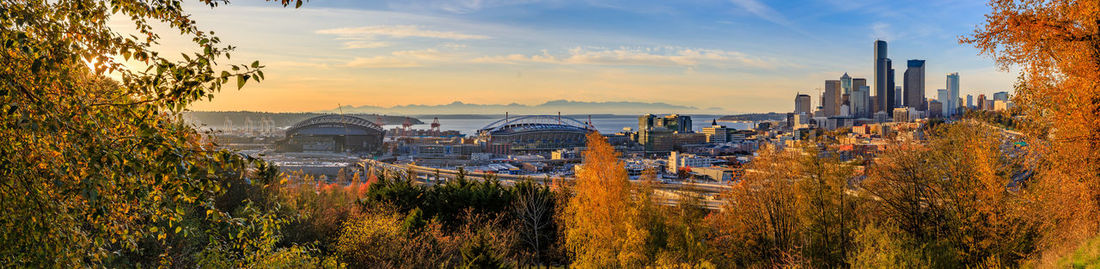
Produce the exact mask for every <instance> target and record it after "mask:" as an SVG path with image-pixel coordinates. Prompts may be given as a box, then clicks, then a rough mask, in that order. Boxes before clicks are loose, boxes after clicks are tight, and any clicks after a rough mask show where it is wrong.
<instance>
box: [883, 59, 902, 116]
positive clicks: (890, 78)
mask: <svg viewBox="0 0 1100 269" xmlns="http://www.w3.org/2000/svg"><path fill="white" fill-rule="evenodd" d="M895 86H896V84H894V61H891V60H890V58H886V108H885V109H883V112H886V114H890V112H891V111H892V110H893V109H894V108H896V107H898V103H897V94H895V92H896V90H897V89H896V88H895Z"/></svg>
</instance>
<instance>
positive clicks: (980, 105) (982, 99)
mask: <svg viewBox="0 0 1100 269" xmlns="http://www.w3.org/2000/svg"><path fill="white" fill-rule="evenodd" d="M987 109H989V108H986V106H985V94H979V95H978V110H987Z"/></svg>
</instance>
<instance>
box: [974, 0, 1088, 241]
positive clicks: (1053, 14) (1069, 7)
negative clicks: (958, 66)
mask: <svg viewBox="0 0 1100 269" xmlns="http://www.w3.org/2000/svg"><path fill="white" fill-rule="evenodd" d="M990 6H991V7H992V11H991V12H990V13H989V14H988V15H986V22H985V23H984V24H983V25H981V26H979V27H978V29H976V30H975V32H974V33H973V34H972V35H969V36H966V37H963V38H962V39H961V41H962V42H963V43H966V44H971V45H974V46H975V47H977V48H978V49H980V50H981V53H982V54H985V55H989V56H992V57H993V58H994V59H996V61H997V63H998V64H999V65H1000V67H1001V68H1002V69H1008V68H1009V67H1014V68H1018V69H1019V70H1020V71H1021V74H1020V76H1019V78H1018V81H1017V83H1016V91H1015V92H1016V95H1015V96H1014V99H1013V101H1015V103H1016V104H1017V105H1018V106H1020V107H1021V108H1022V110H1023V112H1024V114H1026V117H1027V119H1028V120H1027V122H1026V124H1025V125H1024V126H1025V128H1023V131H1024V132H1026V134H1027V135H1028V138H1029V139H1030V141H1029V142H1030V143H1029V145H1030V146H1031V147H1033V148H1034V150H1035V151H1036V152H1037V153H1038V154H1037V156H1041V157H1040V158H1041V159H1040V160H1039V161H1038V163H1037V164H1036V166H1035V167H1034V169H1036V170H1037V171H1036V172H1037V173H1036V176H1035V177H1034V179H1032V180H1031V182H1029V183H1028V184H1030V185H1032V188H1033V191H1034V192H1035V193H1036V195H1035V196H1033V198H1034V199H1033V201H1032V203H1033V204H1034V205H1035V207H1034V208H1033V209H1032V210H1034V211H1035V212H1037V213H1039V214H1038V215H1037V216H1036V219H1037V220H1040V221H1042V224H1043V230H1044V231H1045V234H1046V236H1045V239H1044V240H1043V245H1044V248H1048V249H1050V248H1057V247H1059V245H1063V244H1067V243H1068V244H1071V245H1072V244H1075V243H1076V242H1080V241H1081V240H1082V239H1083V238H1086V237H1089V236H1092V235H1095V234H1097V232H1098V227H1100V2H1097V1H1071V0H1055V1H1034V0H992V1H990Z"/></svg>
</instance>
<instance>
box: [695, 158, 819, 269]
mask: <svg viewBox="0 0 1100 269" xmlns="http://www.w3.org/2000/svg"><path fill="white" fill-rule="evenodd" d="M757 152H758V154H759V156H757V157H756V158H754V159H753V162H752V163H751V164H749V166H748V168H747V169H746V172H745V176H744V177H743V178H742V179H741V181H739V182H737V183H736V184H734V185H733V186H731V189H730V190H729V191H728V192H727V193H725V194H723V196H724V197H725V199H726V200H727V204H726V205H725V210H723V211H722V212H721V213H719V214H716V215H713V216H712V217H710V218H709V220H710V222H711V224H710V225H711V226H713V227H714V229H715V230H716V231H715V236H714V239H713V240H712V241H711V248H713V249H719V250H724V251H723V252H721V253H720V254H721V255H722V256H723V258H725V260H726V261H727V262H729V263H733V264H730V265H727V266H726V267H751V266H765V265H783V264H787V263H789V262H790V260H791V258H792V257H798V256H799V253H798V248H799V245H798V244H799V242H801V241H802V239H801V236H800V232H799V230H800V227H802V224H801V218H800V217H799V205H798V203H800V201H799V198H798V196H797V190H796V186H797V185H796V180H797V179H798V178H799V175H800V173H801V171H800V167H799V165H797V159H796V154H798V153H795V152H794V151H778V150H776V149H774V148H773V147H770V146H764V147H761V148H760V150H758V151H757Z"/></svg>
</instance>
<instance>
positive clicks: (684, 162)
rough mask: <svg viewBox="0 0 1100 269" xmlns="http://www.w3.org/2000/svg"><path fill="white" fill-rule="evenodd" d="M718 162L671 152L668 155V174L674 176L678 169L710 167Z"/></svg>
mask: <svg viewBox="0 0 1100 269" xmlns="http://www.w3.org/2000/svg"><path fill="white" fill-rule="evenodd" d="M720 162H722V160H720V159H715V158H710V157H704V156H699V155H695V154H690V153H680V152H676V151H673V152H672V153H669V154H668V172H669V173H672V174H675V173H676V171H679V170H680V168H689V169H690V167H710V166H712V165H714V164H715V163H720Z"/></svg>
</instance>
